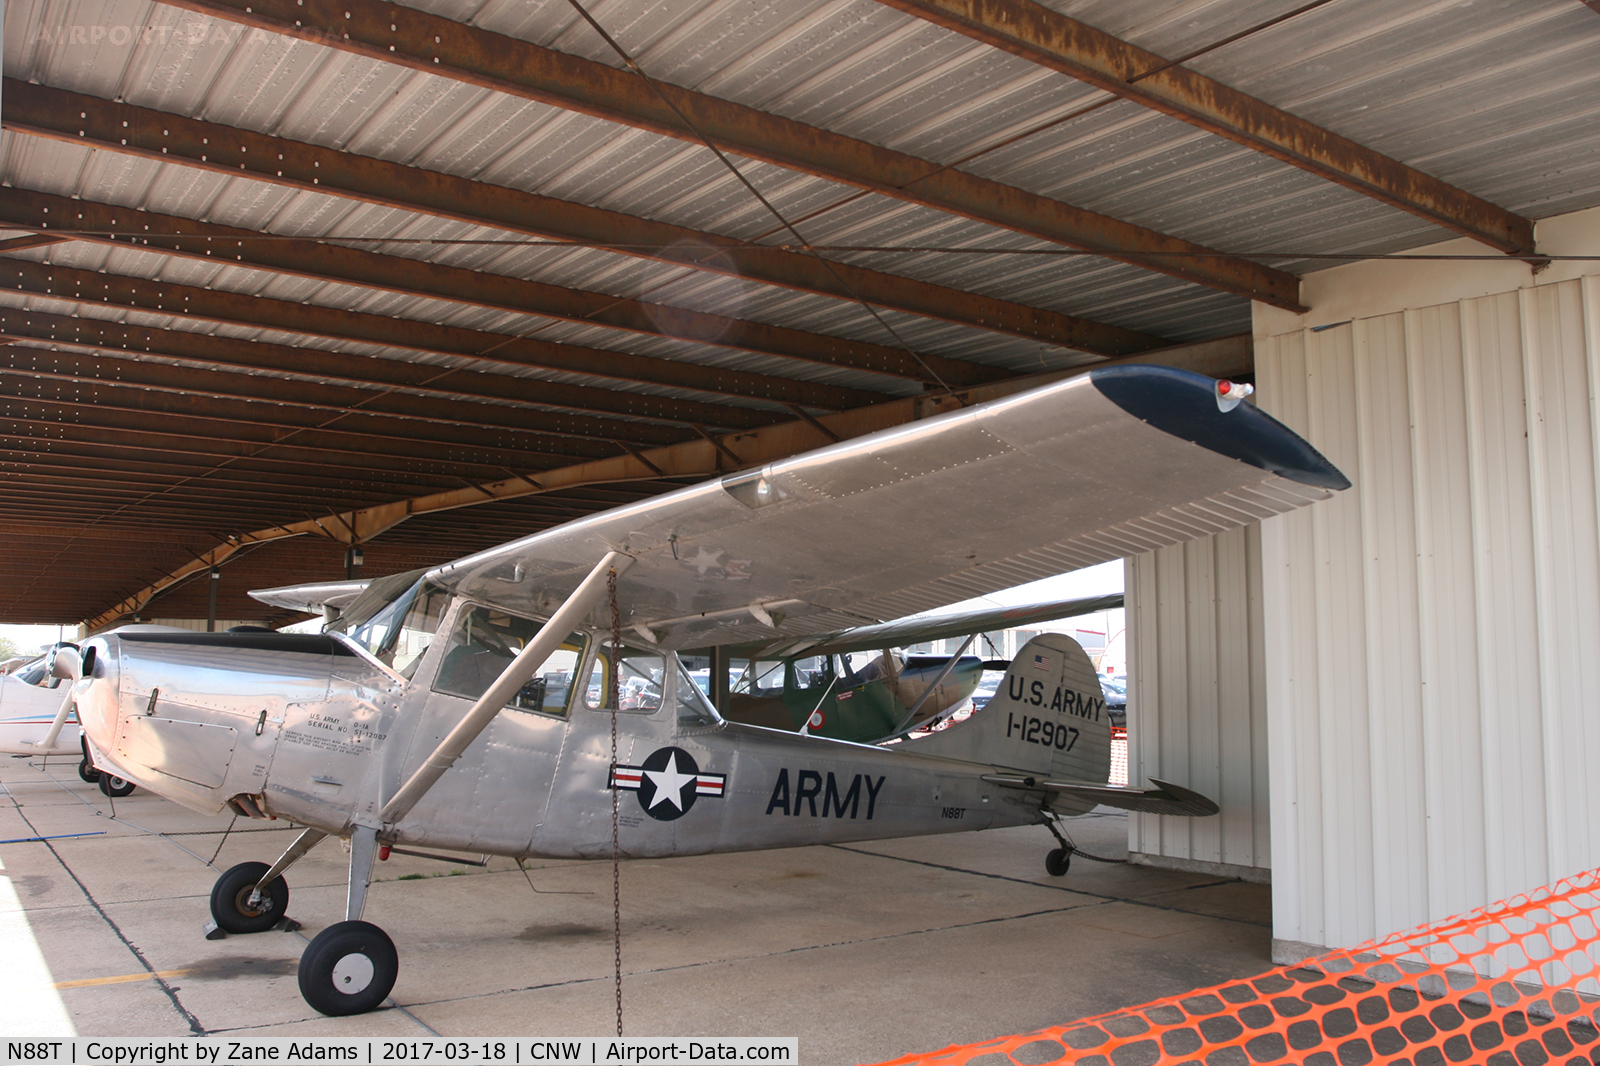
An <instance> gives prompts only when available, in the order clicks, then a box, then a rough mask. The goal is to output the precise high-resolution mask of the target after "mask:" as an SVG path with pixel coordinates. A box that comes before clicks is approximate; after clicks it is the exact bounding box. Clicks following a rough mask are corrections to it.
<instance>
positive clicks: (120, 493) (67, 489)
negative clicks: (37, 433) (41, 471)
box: [6, 475, 349, 527]
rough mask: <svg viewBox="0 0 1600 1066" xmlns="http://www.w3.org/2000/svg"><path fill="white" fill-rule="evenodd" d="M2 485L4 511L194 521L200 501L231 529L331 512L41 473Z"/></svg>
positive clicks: (214, 520)
mask: <svg viewBox="0 0 1600 1066" xmlns="http://www.w3.org/2000/svg"><path fill="white" fill-rule="evenodd" d="M52 476H56V475H52ZM6 486H7V487H6V494H7V499H6V505H7V506H8V507H9V506H10V505H11V504H12V503H13V502H15V503H17V504H19V505H20V504H28V503H32V504H37V505H53V504H55V503H57V502H58V501H64V502H67V503H83V504H85V505H86V506H90V507H95V508H97V509H96V510H95V513H99V512H100V511H103V510H106V509H108V508H109V509H112V510H118V511H121V510H125V509H127V508H136V509H137V510H138V512H139V514H140V516H141V517H144V518H149V517H152V516H154V515H157V514H169V513H172V512H178V513H181V514H186V515H188V516H189V517H190V518H191V519H193V518H195V517H196V516H197V514H198V513H199V510H200V509H199V508H198V505H199V504H201V503H204V504H205V505H206V506H205V507H204V508H203V511H204V515H205V517H204V521H205V522H206V523H208V524H209V525H215V524H218V523H220V524H222V525H223V526H224V527H227V526H231V525H235V524H237V523H239V522H240V521H242V520H244V519H246V518H247V516H249V520H250V521H251V522H253V523H260V522H271V521H273V520H274V519H282V518H283V516H284V514H285V513H289V514H294V515H303V514H306V513H307V512H311V513H316V512H318V511H323V510H332V508H331V507H327V508H324V507H322V506H321V505H320V504H316V503H310V502H301V503H297V504H274V503H271V502H270V501H266V500H263V501H261V502H259V503H252V502H250V501H248V500H243V499H237V498H232V497H230V498H226V499H222V498H217V497H207V496H205V495H203V494H201V493H197V492H187V493H174V492H166V491H163V490H162V489H161V488H151V487H147V486H143V485H131V484H128V483H127V482H114V481H106V480H103V479H98V480H97V479H94V478H84V477H79V478H72V479H63V481H61V482H49V481H47V479H46V478H45V477H44V476H43V475H37V476H34V477H32V478H28V477H17V476H14V477H7V479H6ZM101 505H104V506H101ZM113 505H114V506H113ZM345 505H346V506H348V505H349V501H346V502H345Z"/></svg>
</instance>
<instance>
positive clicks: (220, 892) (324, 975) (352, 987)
mask: <svg viewBox="0 0 1600 1066" xmlns="http://www.w3.org/2000/svg"><path fill="white" fill-rule="evenodd" d="M327 835H328V834H326V833H324V832H322V831H321V830H320V829H307V830H306V831H305V832H303V833H301V834H300V836H299V837H297V838H296V839H295V842H294V843H293V844H291V845H289V848H288V850H287V851H285V852H284V853H283V855H282V856H281V857H280V858H279V859H278V861H277V862H275V863H273V864H272V865H271V866H270V867H269V866H268V865H267V864H266V863H261V862H244V863H240V864H239V865H238V866H235V867H233V868H232V869H230V870H228V871H227V872H226V873H224V874H223V875H222V876H221V877H219V878H217V883H216V886H215V887H213V888H212V890H211V918H212V925H211V926H209V927H208V932H207V934H206V935H207V936H208V937H209V936H213V935H215V934H214V933H212V932H211V931H209V930H211V929H216V930H220V931H221V932H222V933H224V934H225V933H260V932H263V931H265V930H267V929H272V928H274V927H279V926H282V925H283V923H285V922H292V921H293V919H290V918H288V917H287V915H286V914H285V911H286V910H287V908H288V906H289V886H288V884H287V883H286V882H285V881H284V879H283V871H285V870H287V869H288V868H289V867H290V866H292V865H293V864H294V863H295V861H296V860H298V859H299V858H300V857H301V856H303V855H304V854H305V853H306V852H308V851H310V850H311V849H312V848H313V847H315V846H316V845H317V844H318V843H319V842H320V841H321V840H322V839H323V838H324V837H325V836H327ZM376 855H377V831H376V830H374V829H368V828H364V827H358V828H357V829H356V831H355V833H354V834H353V835H352V836H351V838H350V890H349V894H348V896H347V897H346V901H345V920H344V921H342V922H336V923H335V924H333V925H330V926H328V928H326V929H324V930H323V931H322V932H320V933H318V934H317V935H316V937H315V938H313V939H312V941H311V943H310V945H308V946H307V947H306V950H305V953H304V954H302V955H301V956H300V974H299V977H300V995H301V996H302V997H304V999H305V1001H306V1002H307V1003H309V1004H310V1005H311V1006H312V1007H315V1008H316V1009H317V1010H319V1011H321V1012H322V1013H323V1014H328V1015H333V1016H335V1017H337V1016H341V1015H347V1014H365V1013H366V1012H367V1011H370V1010H373V1009H375V1008H377V1007H378V1006H379V1005H380V1004H382V1003H383V1001H384V1000H385V999H387V998H388V996H389V992H390V990H391V989H393V988H394V982H395V978H396V977H397V976H399V973H400V957H399V954H398V953H397V952H396V951H395V948H394V941H392V940H390V939H389V936H388V934H387V933H385V932H384V931H383V930H382V929H379V928H378V927H377V926H375V925H373V924H371V923H370V922H363V921H362V920H361V911H362V908H363V907H364V906H365V904H366V898H367V885H368V883H369V882H370V881H371V878H372V862H373V859H374V858H375V857H376ZM297 927H298V926H296V928H297Z"/></svg>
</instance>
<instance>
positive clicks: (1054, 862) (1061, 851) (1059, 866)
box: [1044, 821, 1078, 877]
mask: <svg viewBox="0 0 1600 1066" xmlns="http://www.w3.org/2000/svg"><path fill="white" fill-rule="evenodd" d="M1044 827H1045V828H1046V829H1048V830H1050V835H1051V836H1053V837H1055V838H1056V840H1058V841H1060V842H1061V846H1060V847H1059V848H1052V849H1050V853H1049V854H1048V855H1046V856H1045V857H1044V869H1045V873H1047V874H1049V875H1050V876H1051V877H1061V876H1063V875H1064V874H1066V872H1067V869H1068V868H1069V867H1070V866H1071V865H1072V853H1073V852H1075V851H1077V850H1078V848H1077V845H1075V844H1073V843H1072V841H1071V840H1070V839H1069V838H1068V837H1067V836H1066V835H1065V834H1063V833H1062V832H1061V830H1060V829H1058V828H1056V823H1055V822H1054V821H1048V822H1045V823H1044Z"/></svg>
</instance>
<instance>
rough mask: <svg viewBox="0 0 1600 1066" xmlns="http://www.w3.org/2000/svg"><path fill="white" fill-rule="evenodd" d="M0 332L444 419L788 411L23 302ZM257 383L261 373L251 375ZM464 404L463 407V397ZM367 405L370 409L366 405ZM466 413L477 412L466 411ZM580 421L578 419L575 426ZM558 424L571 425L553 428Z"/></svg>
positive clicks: (740, 424)
mask: <svg viewBox="0 0 1600 1066" xmlns="http://www.w3.org/2000/svg"><path fill="white" fill-rule="evenodd" d="M0 335H6V336H12V337H18V338H21V339H25V340H36V341H42V342H46V343H53V344H71V345H77V346H80V347H84V348H95V349H98V350H101V351H107V352H123V353H126V352H138V353H140V354H148V355H160V356H166V357H169V358H172V359H183V360H188V361H190V362H200V363H206V364H209V365H211V366H213V367H216V368H218V369H223V368H233V369H239V370H275V371H280V372H283V373H288V374H295V375H299V376H301V377H308V378H314V379H317V380H319V381H336V382H338V383H340V384H344V385H375V386H382V387H386V388H403V389H407V390H418V391H423V392H427V393H430V394H432V395H434V396H437V397H438V398H439V400H438V411H437V415H438V417H440V418H448V417H450V416H449V412H450V411H452V410H458V409H459V410H460V411H463V412H466V411H476V410H479V409H481V408H482V407H484V406H485V405H484V404H482V403H481V402H477V401H482V400H502V401H508V402H512V403H517V404H538V405H540V406H541V407H547V408H548V407H557V408H565V409H567V410H571V411H583V412H600V413H604V414H617V415H623V416H626V418H628V419H648V420H651V422H652V425H651V427H650V430H648V431H647V435H656V434H659V428H658V427H656V426H654V424H653V423H654V422H657V421H671V422H681V423H684V424H705V423H709V424H711V425H715V426H724V427H727V428H739V429H748V428H751V427H754V426H763V425H770V424H771V423H773V422H784V421H788V419H789V415H788V414H787V413H784V414H779V413H776V412H769V411H760V410H755V409H751V408H742V407H730V406H723V405H719V404H711V403H702V402H699V401H694V400H670V399H663V398H662V397H659V396H650V395H646V394H641V393H634V392H619V391H617V390H615V389H601V388H594V387H591V386H584V385H566V384H562V383H560V382H553V381H540V380H539V379H537V378H524V377H512V376H510V375H508V374H485V373H482V372H479V371H472V370H453V369H450V368H448V367H441V366H437V365H434V364H429V363H413V362H407V361H402V360H398V359H376V358H373V357H371V356H366V355H353V354H350V353H348V352H331V351H328V350H326V349H324V348H296V347H291V346H289V345H286V344H271V343H267V342H263V341H248V340H239V339H237V338H233V337H222V336H218V335H216V334H207V333H192V332H189V331H187V330H170V329H151V328H149V327H145V326H137V325H130V324H127V323H122V322H108V321H106V320H104V319H89V318H69V317H67V316H65V315H51V314H45V313H42V312H38V311H28V310H25V309H22V308H14V307H0ZM250 380H251V381H252V382H259V381H261V380H262V378H261V377H260V376H259V375H255V376H252V377H251V378H250ZM463 405H465V406H463ZM496 406H497V407H498V410H497V411H494V412H490V413H489V415H488V416H487V418H488V420H490V421H493V420H494V418H495V417H496V416H497V415H499V416H502V417H503V416H504V412H505V411H507V410H526V408H522V407H516V408H508V407H504V406H500V405H496ZM368 409H369V410H371V409H373V408H370V407H369V408H368ZM532 414H533V419H532V422H518V423H516V425H518V426H524V427H525V426H529V425H531V424H536V423H537V422H538V421H539V420H540V419H542V418H543V417H545V416H546V414H547V412H545V411H536V412H533V413H532ZM468 420H469V421H471V420H473V419H468ZM579 424H581V423H578V422H575V423H573V425H574V426H576V425H579ZM594 424H595V427H596V429H595V432H591V433H587V434H583V435H586V436H598V437H600V438H602V439H608V440H609V439H614V438H615V437H617V436H618V435H621V436H623V437H624V439H628V440H632V439H634V438H633V437H631V436H628V434H627V433H625V432H624V431H623V429H622V428H621V427H623V426H633V427H637V423H635V422H632V421H616V420H610V419H606V420H595V422H594ZM555 432H575V431H574V430H555ZM661 437H662V439H663V440H665V439H681V435H678V434H671V433H668V434H663V435H661Z"/></svg>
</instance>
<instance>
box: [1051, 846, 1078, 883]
mask: <svg viewBox="0 0 1600 1066" xmlns="http://www.w3.org/2000/svg"><path fill="white" fill-rule="evenodd" d="M1071 865H1072V852H1070V851H1068V850H1067V849H1066V848H1054V849H1052V850H1051V852H1050V854H1048V855H1046V856H1045V857H1044V869H1045V872H1046V873H1048V874H1049V875H1050V876H1051V877H1060V876H1062V875H1063V874H1065V873H1066V872H1067V867H1069V866H1071Z"/></svg>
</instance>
